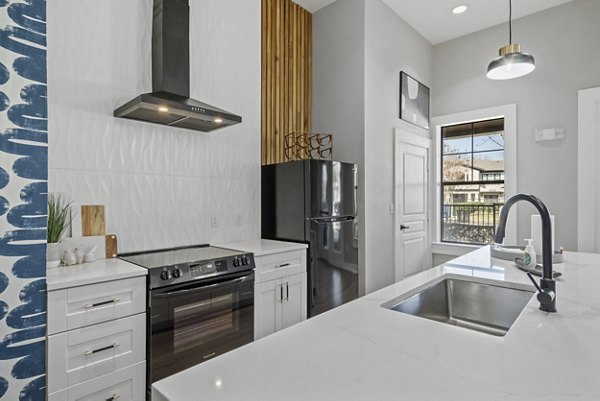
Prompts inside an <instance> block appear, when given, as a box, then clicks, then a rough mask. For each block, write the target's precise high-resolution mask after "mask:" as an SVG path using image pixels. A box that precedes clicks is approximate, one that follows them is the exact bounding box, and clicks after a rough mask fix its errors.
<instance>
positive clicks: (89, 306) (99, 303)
mask: <svg viewBox="0 0 600 401" xmlns="http://www.w3.org/2000/svg"><path fill="white" fill-rule="evenodd" d="M119 301H121V300H120V299H119V298H113V299H111V300H110V301H103V302H97V303H95V304H87V305H86V306H85V309H90V308H95V307H97V306H102V305H108V304H116V303H117V302H119Z"/></svg>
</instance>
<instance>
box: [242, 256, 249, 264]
mask: <svg viewBox="0 0 600 401" xmlns="http://www.w3.org/2000/svg"><path fill="white" fill-rule="evenodd" d="M249 263H250V259H249V258H248V256H246V255H244V256H242V265H244V266H246V265H248V264H249Z"/></svg>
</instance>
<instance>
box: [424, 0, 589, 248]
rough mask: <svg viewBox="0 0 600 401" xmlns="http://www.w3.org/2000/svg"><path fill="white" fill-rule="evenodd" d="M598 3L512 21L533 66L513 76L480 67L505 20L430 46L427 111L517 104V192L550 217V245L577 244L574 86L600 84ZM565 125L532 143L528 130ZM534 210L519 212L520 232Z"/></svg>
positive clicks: (526, 230)
mask: <svg viewBox="0 0 600 401" xmlns="http://www.w3.org/2000/svg"><path fill="white" fill-rule="evenodd" d="M598 21H600V1H597V0H575V1H573V2H572V3H568V4H565V5H562V6H558V7H554V8H551V9H549V10H546V11H543V12H540V13H537V14H534V15H531V16H527V17H524V18H521V19H519V20H516V21H514V23H513V41H514V42H517V43H520V44H521V45H522V46H523V51H525V52H528V53H531V54H532V55H533V56H534V57H535V59H536V70H535V71H534V72H533V73H532V74H530V75H528V76H526V77H523V78H519V79H515V80H511V81H504V82H503V81H491V80H489V79H487V78H486V76H485V72H486V69H487V65H488V63H489V62H490V61H491V59H492V58H494V57H496V56H497V50H498V48H500V47H501V46H503V45H505V44H506V43H507V42H508V32H507V30H508V27H507V25H506V24H503V25H500V26H496V27H493V28H490V29H486V30H484V31H481V32H477V33H474V34H471V35H467V36H464V37H461V38H458V39H455V40H452V41H449V42H446V43H442V44H440V45H437V46H435V47H434V61H435V64H434V66H433V82H434V86H435V91H433V95H432V115H434V116H439V115H445V114H450V113H456V112H461V111H468V110H474V109H480V108H485V107H491V106H497V105H503V104H509V103H516V104H517V113H518V116H517V119H518V126H517V127H518V131H517V132H518V133H517V135H518V156H517V171H518V185H517V189H518V192H527V193H533V194H535V195H538V196H539V197H540V198H541V199H542V200H543V201H544V202H545V203H546V205H547V206H548V208H549V209H550V211H551V213H553V214H554V215H556V227H557V229H556V245H557V246H565V248H566V249H571V250H575V249H576V247H577V163H576V160H577V91H578V90H579V89H583V88H589V87H594V86H599V85H600V51H599V47H598V46H599V43H600V23H599V22H598ZM553 127H556V128H565V132H566V139H565V140H564V141H553V142H546V143H543V142H542V143H536V142H535V141H534V140H533V135H534V131H535V130H536V129H540V128H553ZM530 214H532V208H531V207H529V206H522V207H521V208H520V209H519V224H518V237H519V238H520V239H523V238H527V237H529V235H530V222H529V217H528V216H529V215H530Z"/></svg>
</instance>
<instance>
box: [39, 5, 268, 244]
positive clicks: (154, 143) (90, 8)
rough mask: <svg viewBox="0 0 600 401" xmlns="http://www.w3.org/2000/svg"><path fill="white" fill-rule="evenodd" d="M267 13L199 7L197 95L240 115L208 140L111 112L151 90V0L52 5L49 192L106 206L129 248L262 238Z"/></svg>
mask: <svg viewBox="0 0 600 401" xmlns="http://www.w3.org/2000/svg"><path fill="white" fill-rule="evenodd" d="M260 9H261V4H260V1H258V0H252V1H236V0H219V1H211V0H190V12H191V17H190V18H191V21H190V42H191V43H190V48H191V97H193V98H195V99H197V100H200V101H204V102H206V103H209V104H212V105H215V106H217V107H220V108H223V109H226V110H229V111H232V112H234V113H236V114H239V115H241V116H242V118H243V123H242V124H239V125H237V126H234V127H230V128H225V129H223V130H219V131H215V132H213V133H202V132H197V131H190V130H184V129H179V128H167V127H163V126H159V125H153V124H148V123H142V122H137V121H128V120H123V119H117V118H114V117H113V116H112V113H113V110H114V109H115V108H116V107H117V106H120V105H121V104H123V103H124V102H126V101H129V100H130V99H132V98H133V97H135V96H137V95H138V94H140V93H144V92H149V91H151V51H150V46H151V24H152V2H151V1H146V0H128V1H122V0H102V1H96V0H61V1H52V2H48V42H49V43H48V47H49V50H48V62H49V64H48V83H49V121H50V125H49V166H50V174H49V185H50V190H51V191H54V192H65V193H67V194H68V195H69V196H70V197H71V199H72V200H73V201H75V202H76V203H79V204H104V205H106V212H107V216H106V219H107V231H109V232H111V233H116V234H117V235H118V237H119V248H120V249H119V250H120V251H134V250H143V249H152V248H161V247H170V246H177V245H187V244H195V243H206V242H209V243H216V242H222V241H235V240H241V239H253V238H259V236H260V212H259V211H260V52H261V49H260V43H261V40H260V14H261V12H260ZM211 215H214V216H216V217H217V220H218V224H219V226H218V227H212V226H211V221H210V216H211ZM237 215H239V216H242V222H241V226H237V225H236V222H235V220H236V216H237Z"/></svg>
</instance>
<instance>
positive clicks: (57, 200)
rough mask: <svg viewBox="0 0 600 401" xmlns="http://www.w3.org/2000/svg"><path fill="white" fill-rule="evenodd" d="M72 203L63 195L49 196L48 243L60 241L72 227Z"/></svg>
mask: <svg viewBox="0 0 600 401" xmlns="http://www.w3.org/2000/svg"><path fill="white" fill-rule="evenodd" d="M71 203H72V202H71V201H68V200H67V199H66V198H65V196H64V195H63V194H48V242H49V243H54V242H58V241H60V238H61V237H62V236H63V234H64V233H65V231H66V230H67V228H69V226H70V225H71V213H70V211H71Z"/></svg>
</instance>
